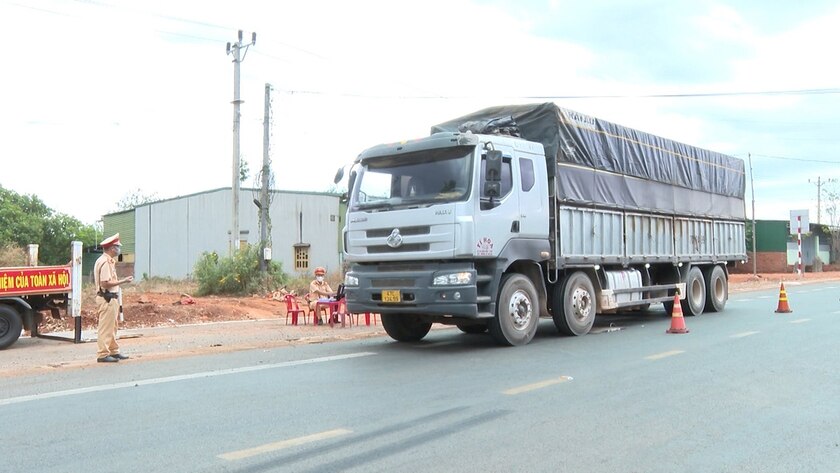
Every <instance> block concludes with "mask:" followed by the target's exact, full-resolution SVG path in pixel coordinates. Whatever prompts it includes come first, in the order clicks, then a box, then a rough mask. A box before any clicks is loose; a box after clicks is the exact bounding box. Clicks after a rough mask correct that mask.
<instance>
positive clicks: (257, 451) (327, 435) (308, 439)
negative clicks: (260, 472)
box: [217, 429, 353, 461]
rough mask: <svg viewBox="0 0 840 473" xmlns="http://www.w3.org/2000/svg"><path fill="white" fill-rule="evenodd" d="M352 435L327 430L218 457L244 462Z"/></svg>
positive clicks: (344, 431) (348, 431) (341, 430)
mask: <svg viewBox="0 0 840 473" xmlns="http://www.w3.org/2000/svg"><path fill="white" fill-rule="evenodd" d="M352 433H353V431H352V430H347V429H334V430H327V431H326V432H320V433H317V434H312V435H305V436H303V437H297V438H293V439H288V440H281V441H279V442H272V443H267V444H265V445H260V446H258V447H254V448H246V449H244V450H237V451H235V452H228V453H223V454H221V455H217V457H219V458H221V459H223V460H228V461H233V460H242V459H243V458H250V457H253V456H257V455H262V454H263V453H270V452H276V451H277V450H282V449H284V448H289V447H297V446H300V445H306V444H307V443H312V442H318V441H320V440H327V439H331V438H334V437H340V436H342V435H347V434H352Z"/></svg>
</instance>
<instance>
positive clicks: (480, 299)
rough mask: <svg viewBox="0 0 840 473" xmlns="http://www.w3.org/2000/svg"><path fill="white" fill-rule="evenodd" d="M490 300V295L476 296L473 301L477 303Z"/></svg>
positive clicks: (485, 302) (487, 302)
mask: <svg viewBox="0 0 840 473" xmlns="http://www.w3.org/2000/svg"><path fill="white" fill-rule="evenodd" d="M492 300H493V299H492V298H491V297H490V296H478V297H476V298H475V302H476V303H478V304H489V303H490V301H492Z"/></svg>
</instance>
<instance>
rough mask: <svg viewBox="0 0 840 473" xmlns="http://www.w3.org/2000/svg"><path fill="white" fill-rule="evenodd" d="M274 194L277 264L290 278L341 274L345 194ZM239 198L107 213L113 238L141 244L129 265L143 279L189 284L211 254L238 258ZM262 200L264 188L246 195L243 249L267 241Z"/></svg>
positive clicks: (219, 195)
mask: <svg viewBox="0 0 840 473" xmlns="http://www.w3.org/2000/svg"><path fill="white" fill-rule="evenodd" d="M271 196H272V202H271V205H270V207H269V209H270V211H269V215H270V220H271V235H270V246H271V248H272V251H271V257H272V260H273V261H276V262H279V263H281V264H282V267H283V271H284V272H286V273H287V274H290V275H295V274H297V273H301V274H307V275H311V273H312V270H313V269H314V268H315V267H316V266H324V267H326V268H327V271H329V272H340V271H341V228H342V226H343V220H344V217H343V208H344V206H343V204H341V202H340V197H339V195H337V194H330V193H323V192H320V193H319V192H293V191H272V192H271ZM231 197H232V194H231V189H230V188H221V189H214V190H210V191H206V192H200V193H197V194H191V195H187V196H182V197H176V198H173V199H167V200H162V201H158V202H152V203H148V204H143V205H139V206H137V207H136V208H135V209H134V210H133V211H128V212H117V213H114V214H109V215H105V216H104V221H105V233H106V234H109V233H115V232H120V234H121V235H123V234H124V235H125V236H126V237H127V238H126V240H127V241H126V243H133V245H125V246H124V253H125V254H124V255H123V258H122V261H123V262H126V263H132V262H133V263H134V277H135V278H136V279H139V278H142V277H143V276H144V275H146V276H149V277H155V276H160V277H171V278H176V279H181V278H185V277H188V276H189V275H190V274H191V273H192V271H193V267H194V266H195V263H196V262H197V261H198V260H199V259H200V258H201V255H202V254H203V253H204V252H214V251H215V252H216V253H217V254H219V255H220V256H227V255H228V254H229V253H230V230H231V227H232V220H233V215H232V214H233V209H232V200H231ZM255 198H256V199H259V190H257V189H242V190H241V193H240V198H239V229H240V235H239V237H240V238H239V239H240V246H241V247H243V246H245V245H247V244H252V245H259V243H260V227H259V209H258V207H257V206H256V205H255V203H254V199H255ZM132 214H133V215H132ZM132 217H133V218H132ZM132 222H133V228H129V226H130V225H131V224H132ZM132 237H133V238H132Z"/></svg>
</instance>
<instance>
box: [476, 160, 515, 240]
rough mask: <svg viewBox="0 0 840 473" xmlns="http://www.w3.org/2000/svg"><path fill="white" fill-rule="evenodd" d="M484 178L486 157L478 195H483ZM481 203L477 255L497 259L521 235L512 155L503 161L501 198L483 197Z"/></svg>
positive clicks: (478, 220)
mask: <svg viewBox="0 0 840 473" xmlns="http://www.w3.org/2000/svg"><path fill="white" fill-rule="evenodd" d="M484 175H485V156H484V155H482V158H481V169H480V175H479V188H478V192H479V193H481V192H483V189H484ZM479 200H480V203H479V213H478V217H477V218H476V219H475V239H476V242H475V246H474V247H473V251H474V253H475V255H476V256H498V255H499V253H500V252H501V250H502V248H504V246H505V244H506V243H507V242H508V240H510V239H511V238H516V237H517V236H518V235H519V232H520V225H521V221H520V218H519V195H518V193H517V192H516V191H515V189H514V180H513V159H512V158H511V156H510V155H504V156H503V158H502V173H501V192H500V194H499V197H498V198H496V197H494V198H493V200H492V201H490V200H489V199H488V198H486V197H482V198H481V199H479Z"/></svg>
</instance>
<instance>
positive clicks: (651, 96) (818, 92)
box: [284, 88, 840, 100]
mask: <svg viewBox="0 0 840 473" xmlns="http://www.w3.org/2000/svg"><path fill="white" fill-rule="evenodd" d="M284 92H287V93H294V94H309V95H333V96H338V97H352V98H366V99H419V100H424V99H447V100H475V99H483V98H487V96H481V95H460V96H459V95H449V96H445V95H370V94H350V93H331V92H323V91H318V90H285V91H284ZM829 94H840V88H837V89H801V90H766V91H756V92H708V93H696V94H690V93H686V94H646V95H517V96H498V95H494V96H493V98H500V99H523V100H574V99H658V98H699V97H738V96H754V95H758V96H773V95H829Z"/></svg>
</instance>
